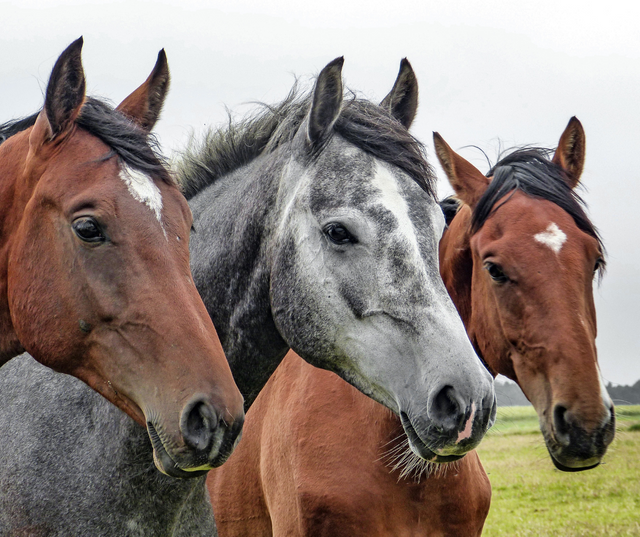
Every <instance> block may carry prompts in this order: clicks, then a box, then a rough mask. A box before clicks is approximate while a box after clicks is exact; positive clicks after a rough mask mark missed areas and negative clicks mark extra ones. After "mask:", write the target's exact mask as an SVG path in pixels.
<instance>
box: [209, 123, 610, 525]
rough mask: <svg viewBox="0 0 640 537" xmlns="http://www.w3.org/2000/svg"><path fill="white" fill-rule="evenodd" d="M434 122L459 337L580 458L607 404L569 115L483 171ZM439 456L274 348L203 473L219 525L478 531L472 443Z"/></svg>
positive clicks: (479, 474)
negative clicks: (433, 463) (462, 451)
mask: <svg viewBox="0 0 640 537" xmlns="http://www.w3.org/2000/svg"><path fill="white" fill-rule="evenodd" d="M434 136H435V138H434V139H435V144H436V151H437V155H438V158H439V159H440V162H441V164H442V165H443V168H444V169H445V171H446V174H447V176H448V178H449V181H450V182H451V184H452V186H453V188H454V189H455V191H456V194H457V196H458V198H459V200H460V201H457V202H455V203H453V204H452V203H451V201H450V200H447V201H448V203H446V204H445V206H446V212H447V213H448V218H447V220H448V221H449V227H448V228H447V229H446V230H445V232H444V235H443V238H442V240H441V242H440V267H441V273H442V276H443V279H444V281H445V284H446V285H447V289H448V290H449V292H450V293H451V296H452V298H453V300H454V303H455V304H456V306H457V308H458V311H459V312H460V314H461V315H462V318H463V320H464V322H465V325H466V327H467V331H468V333H469V335H470V337H471V340H472V342H473V344H474V347H475V348H476V350H477V351H478V353H479V355H480V356H481V357H482V358H483V360H484V362H485V363H486V365H487V367H488V368H489V369H490V371H491V372H492V373H493V374H494V375H496V374H498V373H501V374H504V375H507V376H508V377H510V378H511V379H513V380H515V381H516V382H518V384H519V385H520V386H521V387H522V389H523V390H524V392H525V394H526V395H527V396H528V397H529V399H530V400H531V401H532V402H533V404H534V406H535V408H536V410H537V411H538V414H539V416H540V427H541V429H542V431H543V434H544V437H545V441H546V444H547V448H548V450H549V453H550V455H551V458H552V460H553V462H554V464H555V465H556V466H557V467H558V468H559V469H561V470H565V471H577V470H584V469H588V468H592V467H594V466H596V465H598V464H599V462H600V461H601V459H602V457H603V455H604V453H605V451H606V448H607V446H608V445H609V443H610V442H611V441H612V439H613V435H614V413H613V405H612V404H611V400H610V398H609V396H608V394H607V392H606V389H605V388H604V385H603V383H602V382H601V380H600V374H599V370H598V366H597V359H596V358H597V357H596V352H595V336H596V319H595V309H594V307H593V298H592V281H593V276H594V272H596V273H597V272H598V271H599V270H602V267H603V264H604V260H603V246H602V243H601V241H600V239H599V237H598V234H597V233H596V231H595V228H594V227H593V225H592V224H591V223H590V221H589V220H588V218H587V216H586V214H585V213H584V211H583V209H582V207H581V202H580V200H579V198H578V197H577V195H576V194H575V192H574V189H575V187H576V186H577V184H578V180H579V177H580V175H581V171H582V167H583V160H584V154H585V137H584V132H583V129H582V126H581V125H580V123H579V122H578V120H577V119H575V118H573V119H572V120H571V121H570V122H569V125H568V126H567V129H566V130H565V132H564V134H563V135H562V137H561V139H560V143H559V146H558V149H557V150H556V152H555V155H554V157H553V159H552V160H548V159H547V158H546V156H545V152H544V151H538V150H522V151H516V152H514V153H512V154H511V155H509V156H507V157H506V158H504V159H502V160H501V161H500V162H498V164H496V166H494V168H493V169H492V170H491V172H490V173H489V177H485V176H484V175H482V174H481V173H480V172H479V171H478V170H477V169H475V168H474V167H473V166H472V165H471V164H470V163H468V162H467V161H466V160H464V159H462V157H460V156H459V155H457V154H456V153H455V152H453V151H452V150H451V149H450V147H449V146H448V145H447V144H446V143H445V142H444V140H443V139H442V138H441V137H440V136H439V135H438V134H435V135H434ZM458 208H459V210H458ZM447 466H449V467H448V468H444V469H442V467H440V468H434V467H428V466H427V465H425V464H424V462H423V461H420V460H419V459H417V458H416V457H415V455H413V453H411V451H409V450H408V449H407V440H406V437H405V435H404V434H403V431H402V427H401V423H400V422H399V420H398V419H397V417H395V416H394V415H393V414H391V413H390V412H388V411H387V410H386V409H384V408H383V407H382V406H380V405H376V404H375V402H373V401H371V400H368V399H366V398H364V397H362V395H361V394H359V393H357V392H356V391H355V390H353V389H352V388H351V387H350V386H348V385H347V384H346V383H344V382H342V381H341V380H340V379H339V378H338V377H336V376H335V375H331V374H330V373H328V372H325V371H321V370H318V369H315V368H313V367H310V366H309V365H307V364H305V363H304V362H303V361H302V360H300V359H299V358H298V357H297V356H296V355H295V354H294V353H290V354H289V355H288V356H287V357H286V358H285V359H284V360H283V363H282V364H281V365H280V367H279V368H278V370H277V371H276V373H275V374H274V375H273V377H272V378H271V379H270V381H269V382H268V383H267V385H266V386H265V388H264V390H263V391H262V392H261V393H260V396H259V397H258V399H257V400H256V402H255V404H254V405H253V407H252V408H251V410H250V412H249V413H248V414H247V421H246V425H245V432H244V438H243V442H242V444H241V445H240V446H239V449H238V450H237V451H236V453H234V455H233V456H232V457H231V458H230V459H229V461H228V463H227V465H226V466H225V467H224V468H221V469H218V470H215V471H213V472H211V473H210V474H209V477H208V486H209V491H210V494H211V499H212V504H213V507H214V512H215V513H216V521H217V524H218V531H219V535H220V536H221V537H232V536H234V537H237V536H253V537H255V536H267V535H299V536H322V535H327V536H328V535H331V536H332V537H338V536H350V537H351V536H356V535H361V536H367V537H370V536H376V535H379V536H386V535H398V536H405V535H406V536H414V535H421V536H432V537H436V536H451V537H453V536H456V537H459V536H477V535H480V534H481V533H482V528H483V525H484V521H485V519H486V517H487V514H488V512H489V505H490V500H491V486H490V484H489V480H488V478H487V475H486V473H485V471H484V469H483V468H482V465H481V463H480V460H479V458H478V456H477V453H476V452H475V451H473V452H472V453H470V454H468V455H467V456H466V457H465V458H463V459H462V460H460V461H458V462H456V463H453V464H452V465H447ZM392 468H393V469H394V470H397V471H392Z"/></svg>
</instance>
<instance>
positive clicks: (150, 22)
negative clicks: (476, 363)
mask: <svg viewBox="0 0 640 537" xmlns="http://www.w3.org/2000/svg"><path fill="white" fill-rule="evenodd" d="M596 6H597V7H596ZM638 20H640V4H638V3H635V2H629V1H624V2H623V1H620V0H614V1H610V2H607V3H606V7H605V3H603V2H584V1H573V0H571V1H565V0H555V1H552V0H538V1H536V2H515V1H506V0H499V1H498V0H483V1H482V2H478V1H472V0H469V1H457V0H433V1H428V0H418V1H412V0H396V1H394V2H389V1H388V0H386V1H379V0H369V1H367V2H364V1H349V0H341V1H336V0H322V1H320V2H311V1H308V0H307V1H301V0H295V1H294V0H291V1H287V0H254V1H248V0H225V1H196V0H179V1H178V0H165V1H160V2H158V1H156V2H145V1H140V0H126V1H120V2H114V1H106V0H94V1H90V2H87V1H84V2H83V1H72V0H68V1H58V0H53V1H48V2H47V1H42V0H39V1H37V0H13V1H10V2H3V1H0V82H1V83H0V122H4V121H7V120H9V119H12V118H14V117H17V116H22V115H27V114H30V113H32V112H34V111H36V110H37V109H38V108H39V107H40V106H41V105H42V93H43V91H44V87H45V84H46V81H47V79H48V77H49V74H50V71H51V68H52V66H53V63H54V62H55V60H56V58H57V57H58V55H59V54H60V52H61V51H62V50H63V49H64V48H65V47H66V46H67V45H68V44H69V43H70V42H71V41H73V40H74V39H76V38H77V37H79V36H80V35H83V36H84V39H85V45H84V49H83V61H84V67H85V73H86V77H87V83H88V90H89V93H91V94H95V95H99V96H103V97H107V98H109V99H111V100H112V101H114V102H116V103H117V102H119V101H120V100H122V99H123V98H124V97H126V96H127V95H128V94H129V93H130V92H131V91H132V90H133V89H135V88H136V87H137V86H138V85H139V84H140V83H142V81H143V80H144V79H145V78H146V77H147V75H148V73H149V72H150V71H151V69H152V67H153V64H154V62H155V59H156V55H157V52H158V50H159V49H161V48H163V47H164V48H165V49H166V52H167V55H168V58H169V66H170V69H171V73H172V83H171V92H170V94H169V98H168V100H167V104H166V106H165V109H164V115H163V119H162V120H161V121H160V123H159V124H158V127H157V133H158V135H159V138H160V141H161V143H162V146H163V148H164V152H165V153H167V154H171V153H172V152H174V151H176V150H179V149H180V148H182V147H184V145H185V144H186V142H187V140H188V138H189V135H190V134H191V133H193V132H195V133H196V135H197V134H198V133H200V132H202V130H203V128H204V127H206V126H210V125H218V124H220V123H221V122H222V121H224V120H225V114H226V112H225V107H229V108H230V109H232V110H233V111H234V112H235V113H237V114H243V113H245V112H246V111H247V110H250V109H251V105H249V104H247V103H250V102H252V101H266V102H274V101H278V100H280V99H282V98H283V97H284V96H285V95H286V93H287V91H288V90H289V88H290V87H291V84H292V82H293V75H294V74H295V75H299V76H300V77H301V78H302V80H304V81H308V80H309V78H308V77H309V76H311V75H314V74H317V72H318V71H319V70H320V69H322V67H324V65H325V64H326V63H328V62H329V61H330V60H332V59H333V58H335V57H336V56H341V55H344V56H345V65H344V69H343V74H344V79H345V81H346V84H347V85H348V86H349V87H350V88H352V89H354V90H356V91H358V92H360V93H361V94H363V95H364V96H367V97H370V98H372V99H382V98H383V97H384V96H385V95H386V93H387V92H388V91H389V89H390V88H391V86H392V84H393V82H394V80H395V77H396V74H397V70H398V67H399V62H400V59H401V58H403V57H405V56H406V57H408V58H409V60H410V61H411V63H412V65H413V67H414V69H415V71H416V73H417V76H418V81H419V83H420V108H419V113H418V119H417V120H416V122H415V124H414V127H413V132H414V134H415V135H416V136H417V137H418V138H420V139H421V140H422V141H423V142H424V143H425V144H427V147H428V149H429V154H430V156H431V162H432V163H433V164H434V165H436V164H437V163H436V161H435V158H434V157H433V150H432V142H431V132H432V131H434V130H437V131H439V132H440V133H441V134H442V135H443V136H444V138H445V139H446V140H447V141H448V142H449V144H450V145H451V146H452V147H454V148H455V149H458V150H459V151H460V152H461V153H462V154H463V155H464V156H465V157H466V158H468V159H469V160H471V161H472V162H473V163H474V164H476V165H477V166H478V167H479V168H480V169H481V170H482V171H483V172H485V171H487V169H488V166H487V164H486V161H485V160H484V157H483V156H482V155H481V153H480V152H479V151H478V150H476V149H472V148H465V147H464V146H468V145H475V146H478V147H480V148H482V149H483V150H484V151H485V152H487V153H488V155H489V156H490V157H492V158H494V157H495V156H496V155H497V153H498V151H499V149H500V148H501V147H511V146H513V145H517V144H532V143H533V144H538V145H545V146H553V147H555V145H556V144H557V141H558V139H559V137H560V134H561V133H562V131H563V129H564V127H565V126H566V124H567V122H568V120H569V118H570V117H571V116H573V115H575V116H577V117H578V118H579V119H580V120H581V121H582V123H583V125H584V127H585V130H586V133H587V162H586V168H585V172H584V175H583V178H582V182H583V184H584V186H585V188H586V190H585V191H584V192H583V196H584V198H585V199H586V200H587V202H588V205H589V208H590V215H591V217H592V219H593V221H594V222H595V224H596V225H597V226H598V228H599V229H600V231H601V233H602V235H603V237H604V240H605V244H606V246H607V250H608V262H609V269H608V272H607V275H606V276H605V279H604V281H603V283H602V285H601V286H600V287H599V288H598V289H597V290H596V305H597V310H598V324H599V336H598V341H597V342H598V349H599V357H600V358H599V359H600V364H601V368H602V371H603V375H604V377H605V379H606V380H608V381H612V382H614V383H620V384H631V383H633V382H635V381H636V380H638V379H640V357H639V354H640V280H639V278H638V276H639V275H640V249H639V248H638V236H639V235H638V227H639V224H640V217H639V216H638V212H639V211H638V209H637V208H636V206H637V205H638V204H639V203H640V162H639V159H638V156H637V155H638V153H639V152H640V32H638V31H637V24H638ZM494 160H495V158H494ZM436 168H438V174H439V177H440V191H441V193H442V194H445V193H449V190H448V188H447V185H446V179H445V178H444V175H443V174H442V172H441V170H440V169H439V167H438V166H436Z"/></svg>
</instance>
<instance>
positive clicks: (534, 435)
mask: <svg viewBox="0 0 640 537" xmlns="http://www.w3.org/2000/svg"><path fill="white" fill-rule="evenodd" d="M616 414H617V431H616V438H615V440H614V442H613V444H612V445H611V446H610V448H609V450H608V452H607V455H606V456H605V459H604V462H603V464H601V465H600V466H599V467H598V468H595V469H594V470H589V471H586V472H578V473H563V472H560V471H558V470H556V469H555V468H554V467H553V465H552V463H551V461H550V460H549V456H548V454H547V451H546V448H545V447H544V442H543V439H542V435H541V434H540V430H539V427H538V419H537V416H536V414H535V411H534V409H533V407H501V408H499V409H498V419H497V422H496V424H495V426H494V427H493V428H492V429H491V430H490V431H489V434H488V435H487V437H486V438H485V440H484V441H483V442H482V444H481V445H480V447H479V448H478V452H479V453H480V457H481V459H482V463H483V465H484V467H485V470H486V471H487V473H488V474H489V479H490V480H491V485H492V488H493V497H492V501H491V511H490V512H489V517H488V518H487V522H486V524H485V529H484V533H483V535H484V536H485V537H497V536H507V535H508V536H510V537H525V536H536V537H538V536H562V537H572V536H576V537H577V536H580V537H591V536H607V537H609V536H637V535H640V406H618V407H616Z"/></svg>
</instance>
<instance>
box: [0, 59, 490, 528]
mask: <svg viewBox="0 0 640 537" xmlns="http://www.w3.org/2000/svg"><path fill="white" fill-rule="evenodd" d="M341 67H342V59H338V60H334V61H333V62H331V63H330V64H329V65H328V66H327V67H326V68H325V69H324V70H323V71H322V73H321V74H320V75H319V77H318V80H317V82H316V86H315V89H314V91H313V93H312V95H310V96H308V97H306V98H298V97H296V96H295V94H294V93H292V94H291V95H290V96H289V98H287V99H286V100H285V101H284V102H283V103H281V104H280V105H277V106H275V107H271V108H265V109H264V110H263V112H262V113H260V114H258V115H257V116H255V117H253V118H249V119H247V120H245V121H243V122H241V123H238V124H232V125H230V126H229V128H228V129H226V130H221V131H218V132H214V133H211V134H210V135H209V136H208V137H207V139H206V140H205V142H204V143H203V144H202V147H201V148H198V149H194V150H191V151H190V152H189V153H188V154H187V155H186V157H185V159H184V162H183V163H182V165H181V168H180V175H181V179H182V183H183V185H184V187H185V191H186V193H187V196H188V197H190V198H191V200H190V205H191V208H192V210H193V213H194V232H193V233H192V237H191V255H192V269H193V273H194V279H195V281H196V284H197V286H198V289H199V291H200V293H201V294H202V297H203V299H204V302H205V304H206V305H207V308H208V310H209V313H210V314H211V316H212V318H213V320H214V324H215V326H216V328H217V330H218V333H219V336H220V340H221V341H222V344H223V347H224V349H225V353H226V355H227V357H228V359H229V362H230V364H231V368H232V371H233V373H234V377H235V379H236V382H237V384H238V386H239V387H240V389H241V391H242V392H243V394H244V395H245V398H246V400H247V404H250V403H251V401H252V400H253V399H254V398H255V395H256V394H257V393H258V392H259V391H260V389H261V388H262V386H263V385H264V383H265V382H266V380H267V379H268V377H269V376H270V375H271V373H272V372H273V371H274V370H275V368H276V367H277V365H278V363H279V362H280V360H281V359H282V357H283V356H284V355H285V353H286V352H287V350H288V349H289V348H293V349H294V350H295V351H296V352H298V353H299V354H300V355H301V356H302V357H304V358H305V359H307V360H308V361H309V362H311V363H312V364H314V365H317V366H321V367H324V368H327V369H331V370H333V371H335V372H337V373H338V374H340V375H341V376H342V377H343V378H345V379H346V380H348V381H349V382H351V383H352V384H354V385H355V386H356V387H358V388H359V389H360V390H361V391H363V392H365V393H367V394H368V395H370V396H371V397H373V398H374V399H376V400H378V401H380V402H381V403H383V404H385V405H387V406H388V407H390V408H391V409H392V410H393V411H395V412H396V413H398V414H399V415H400V417H401V418H402V421H403V425H404V427H405V429H406V431H407V434H408V436H409V438H410V442H411V447H412V449H413V450H414V451H415V452H416V453H417V454H419V455H420V456H422V457H423V458H426V459H430V460H436V461H446V460H454V459H456V458H459V457H460V456H462V455H463V454H464V453H466V452H467V451H468V450H469V449H472V448H473V447H474V446H475V445H477V443H478V442H479V440H480V439H481V437H482V435H483V434H484V432H485V431H486V429H487V428H488V426H489V425H490V423H491V422H492V421H493V419H494V415H495V398H494V393H493V388H492V381H491V378H490V376H489V374H488V372H487V371H486V370H485V369H484V368H483V366H482V365H481V363H480V362H479V360H478V359H477V357H476V356H475V354H474V353H473V350H472V347H471V345H470V343H469V341H468V340H467V337H466V334H465V331H464V327H463V326H462V323H461V321H460V319H459V318H458V316H457V313H456V310H455V308H454V306H453V304H452V303H451V301H450V299H449V297H448V295H447V293H446V290H445V288H444V286H443V284H442V281H441V280H440V276H439V272H438V258H437V248H438V240H439V238H440V235H441V233H442V229H443V226H444V220H443V216H442V213H441V211H440V209H439V208H438V206H437V204H436V200H435V195H434V192H433V176H432V173H431V170H430V168H429V166H428V165H427V163H426V161H425V160H424V158H423V154H422V148H421V146H420V144H419V143H418V142H417V141H416V140H415V139H413V138H412V137H411V136H410V135H409V133H408V131H407V129H406V127H407V126H408V125H410V123H411V122H412V120H413V117H414V115H415V111H416V106H417V89H416V86H415V84H414V83H413V82H414V80H415V78H414V76H413V72H412V71H411V70H410V67H409V66H408V63H406V62H405V63H403V68H402V69H401V72H400V75H399V77H398V80H397V82H396V84H395V86H394V89H393V90H392V92H391V93H390V94H389V95H388V96H387V97H386V98H385V100H384V101H383V103H382V106H378V105H374V104H372V103H370V102H368V101H365V100H361V99H355V98H354V97H349V98H347V99H346V100H343V94H342V81H341ZM37 369H38V366H37V365H36V364H34V363H32V362H30V361H29V360H28V359H27V358H24V359H23V361H22V362H20V363H19V362H15V366H14V368H13V369H12V370H10V371H7V372H5V371H2V378H0V393H4V390H5V385H10V384H11V382H18V383H21V384H22V386H21V390H20V392H17V393H14V395H15V397H16V398H18V399H20V398H24V397H26V396H25V393H28V392H36V393H34V396H37V398H38V401H39V402H38V409H39V410H38V416H39V417H40V419H39V420H35V421H34V420H33V419H31V420H29V419H26V420H23V419H22V415H23V414H24V413H25V412H27V406H28V405H27V404H26V403H25V405H24V412H20V411H19V412H18V414H12V413H10V412H9V411H8V410H7V409H8V408H10V407H11V405H8V404H7V405H3V406H2V410H0V430H2V431H3V438H2V440H0V453H2V455H1V456H2V457H3V458H2V459H0V486H2V487H3V488H4V489H5V490H6V488H7V487H11V490H12V492H11V495H10V497H11V498H9V495H4V494H3V495H2V496H1V497H0V529H5V528H9V527H11V528H12V529H13V528H17V527H20V526H19V525H17V524H22V526H23V527H27V526H28V527H33V528H36V529H38V530H41V531H42V535H78V534H100V535H154V536H160V535H191V536H193V535H212V534H213V533H214V529H213V528H214V523H213V519H212V516H211V513H210V505H209V503H208V498H207V496H206V493H205V490H204V479H202V478H196V479H193V480H190V481H188V482H187V481H172V480H170V479H168V478H165V477H164V476H161V475H159V474H158V473H157V472H155V471H154V470H153V468H152V463H151V460H150V457H149V456H148V455H147V453H148V451H149V450H148V446H147V445H146V444H147V442H148V441H147V439H146V437H145V434H144V431H143V430H142V429H140V428H137V427H136V426H135V424H133V423H132V422H131V420H129V419H128V418H127V417H126V416H124V415H120V414H117V413H115V412H112V411H110V410H107V409H106V408H105V404H104V403H103V402H102V400H100V398H99V397H94V396H93V394H91V393H82V390H83V389H84V388H83V387H82V386H78V385H77V383H75V382H74V380H73V379H68V378H66V377H58V381H57V382H56V383H55V384H54V383H51V382H49V384H48V386H47V391H46V392H44V391H42V390H40V389H39V387H38V386H37V384H34V382H33V381H32V379H31V380H30V379H29V377H34V376H35V377H37V376H38V375H43V374H45V373H47V374H48V372H42V371H37ZM11 377H12V378H11ZM29 386H30V387H29ZM47 400H49V401H51V402H47ZM54 401H55V404H54V403H53V402H54ZM63 401H66V402H67V404H66V405H63V404H62V403H63ZM14 406H15V405H14ZM62 408H64V410H59V409H62ZM61 412H65V414H64V416H61V414H60V413H61ZM70 414H73V415H75V416H78V418H77V421H76V422H74V421H73V420H69V419H64V418H66V417H67V416H68V415H70ZM35 423H39V424H40V426H38V427H36V426H35V425H33V424H35ZM74 423H77V424H78V425H77V426H74ZM32 425H33V427H34V428H32ZM8 431H10V432H9V434H5V433H6V432H8ZM26 442H30V443H32V444H37V445H38V446H41V447H39V448H37V449H35V448H34V449H28V450H27V449H23V448H22V447H21V445H22V444H25V443H26ZM45 453H46V455H45ZM38 459H40V461H41V462H39V461H38ZM45 461H48V463H47V462H45ZM43 462H44V464H42V463H43ZM38 490H41V491H42V493H43V494H44V493H46V494H47V498H48V499H49V500H50V501H49V502H47V503H46V507H45V508H43V507H42V505H43V504H42V502H41V501H40V500H39V499H38V498H39V493H38ZM78 528H82V529H81V530H79V529H78ZM79 531H81V533H78V532H79Z"/></svg>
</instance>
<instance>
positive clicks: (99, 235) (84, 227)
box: [72, 216, 105, 242]
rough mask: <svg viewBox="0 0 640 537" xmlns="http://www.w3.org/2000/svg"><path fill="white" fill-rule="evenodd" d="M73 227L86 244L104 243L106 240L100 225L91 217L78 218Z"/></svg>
mask: <svg viewBox="0 0 640 537" xmlns="http://www.w3.org/2000/svg"><path fill="white" fill-rule="evenodd" d="M72 227H73V231H74V232H75V234H76V235H77V236H78V238H79V239H80V240H82V241H84V242H104V240H105V236H104V233H103V232H102V229H101V228H100V224H98V222H96V220H95V219H94V218H92V217H90V216H82V217H80V218H76V219H75V220H74V221H73V224H72Z"/></svg>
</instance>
